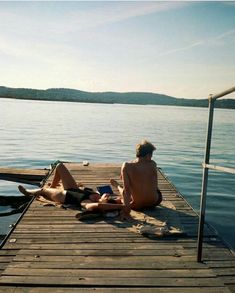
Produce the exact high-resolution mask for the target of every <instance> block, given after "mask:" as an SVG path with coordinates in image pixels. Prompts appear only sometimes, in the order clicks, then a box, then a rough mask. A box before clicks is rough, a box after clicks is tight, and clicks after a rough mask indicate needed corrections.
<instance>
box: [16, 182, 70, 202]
mask: <svg viewBox="0 0 235 293" xmlns="http://www.w3.org/2000/svg"><path fill="white" fill-rule="evenodd" d="M18 189H19V191H20V192H21V193H23V194H24V195H25V196H36V197H37V196H43V197H45V198H46V199H49V200H51V201H54V202H59V203H64V201H65V191H64V190H63V189H58V188H41V189H26V188H24V187H23V186H22V185H19V186H18Z"/></svg>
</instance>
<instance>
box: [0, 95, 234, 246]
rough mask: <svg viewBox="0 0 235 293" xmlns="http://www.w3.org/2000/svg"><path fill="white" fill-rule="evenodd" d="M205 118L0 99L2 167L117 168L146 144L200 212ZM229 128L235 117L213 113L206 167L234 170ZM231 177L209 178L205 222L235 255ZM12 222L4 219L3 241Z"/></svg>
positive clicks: (160, 109) (197, 111)
mask: <svg viewBox="0 0 235 293" xmlns="http://www.w3.org/2000/svg"><path fill="white" fill-rule="evenodd" d="M207 113H208V110H207V109H204V108H190V107H170V106H169V107H168V106H138V105H119V104H115V105H105V104H85V103H68V102H44V101H23V100H10V99H0V117H1V118H0V119H1V124H0V131H1V142H0V167H20V168H24V167H25V168H46V167H49V165H50V164H51V163H53V162H54V161H56V160H62V161H71V162H81V161H83V160H88V161H89V162H90V163H92V162H119V163H120V162H122V161H127V160H130V159H132V158H134V153H135V145H136V144H137V143H138V142H139V141H140V140H142V139H143V138H146V139H148V140H150V141H151V142H152V143H154V144H155V145H156V146H157V151H156V152H155V154H154V160H155V161H156V162H157V163H158V166H159V167H161V168H162V169H163V171H164V172H165V174H166V175H167V176H168V177H169V178H170V180H171V181H172V182H173V183H174V185H175V186H176V187H177V189H178V190H179V191H180V192H181V193H182V194H183V196H184V197H185V198H186V199H187V201H188V202H189V203H190V204H191V205H192V206H193V207H194V208H195V209H196V210H198V209H199V204H200V191H201V177H202V168H201V163H202V161H203V156H204V145H205V136H206V128H207ZM234 129H235V110H227V109H216V111H215V116H214V128H213V140H212V151H211V164H218V165H222V166H227V167H234V166H235V131H234ZM234 176H235V175H231V174H226V173H220V172H216V171H210V177H209V186H208V197H207V214H206V219H207V221H209V222H210V223H211V224H212V225H213V226H214V227H215V228H216V229H217V230H218V231H219V233H220V234H221V235H223V237H224V239H225V240H226V241H227V242H229V243H230V245H232V247H233V248H234V249H235V213H234V207H235V177H234ZM0 195H14V196H18V195H19V193H18V191H17V183H12V182H7V181H1V180H0ZM8 208H10V207H1V206H0V211H6V210H7V209H8ZM17 217H19V215H17V216H10V217H1V218H0V221H1V227H0V234H4V233H7V231H9V225H10V224H12V223H13V222H15V221H16V219H17Z"/></svg>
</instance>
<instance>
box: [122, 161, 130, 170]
mask: <svg viewBox="0 0 235 293" xmlns="http://www.w3.org/2000/svg"><path fill="white" fill-rule="evenodd" d="M130 164H131V163H129V162H124V163H123V164H122V170H124V169H128V167H129V166H130Z"/></svg>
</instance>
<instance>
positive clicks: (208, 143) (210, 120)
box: [197, 87, 235, 262]
mask: <svg viewBox="0 0 235 293" xmlns="http://www.w3.org/2000/svg"><path fill="white" fill-rule="evenodd" d="M232 92H235V87H232V88H230V89H228V90H225V91H223V92H221V93H219V94H216V95H209V98H208V99H209V111H208V125H207V135H206V147H205V156H204V163H203V164H202V166H203V175H202V189H201V202H200V218H199V227H198V242H197V261H198V262H201V261H202V242H203V232H204V223H205V210H206V193H207V183H208V170H209V169H213V170H217V171H223V172H228V173H233V174H235V169H233V168H226V167H220V166H215V165H210V164H209V161H210V148H211V137H212V126H213V115H214V104H215V101H216V100H217V99H219V98H221V97H223V96H225V95H228V94H230V93H232Z"/></svg>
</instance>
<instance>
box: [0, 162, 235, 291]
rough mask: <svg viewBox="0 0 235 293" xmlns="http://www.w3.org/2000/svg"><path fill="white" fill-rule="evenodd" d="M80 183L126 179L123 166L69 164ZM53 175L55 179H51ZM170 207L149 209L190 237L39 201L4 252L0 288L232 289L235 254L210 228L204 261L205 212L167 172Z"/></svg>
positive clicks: (149, 214) (164, 182)
mask: <svg viewBox="0 0 235 293" xmlns="http://www.w3.org/2000/svg"><path fill="white" fill-rule="evenodd" d="M67 166H68V168H69V169H70V170H71V172H72V173H73V175H74V177H75V178H76V180H77V182H82V183H83V184H84V185H87V186H89V187H92V188H95V187H96V186H97V185H101V184H108V183H109V178H115V179H117V180H118V179H119V175H120V174H119V172H120V165H119V164H117V165H116V164H115V165H114V164H97V165H90V166H88V167H84V166H82V165H81V164H68V165H67ZM50 180H51V177H50V178H49V180H48V181H50ZM159 187H160V189H161V191H162V193H163V196H164V199H165V202H169V203H170V205H169V207H166V206H164V204H163V205H162V206H161V207H157V208H156V209H153V210H151V211H145V217H146V219H151V218H154V219H158V220H161V221H163V220H164V219H165V220H167V222H168V224H169V225H173V226H175V227H178V228H180V229H183V230H184V232H185V233H184V234H182V235H169V236H165V237H162V238H157V237H144V236H143V235H141V234H139V233H137V231H135V230H133V229H132V228H133V227H132V226H133V223H126V222H121V221H119V220H118V219H109V218H101V219H94V220H89V221H86V222H79V221H78V220H77V219H76V218H75V216H76V214H77V212H78V211H76V210H65V209H61V208H58V207H53V206H43V205H42V204H41V203H39V202H38V201H34V202H33V203H32V204H31V205H30V207H29V209H28V211H27V212H26V213H25V215H24V217H23V218H22V219H21V221H20V223H19V224H18V225H17V226H16V228H15V229H14V231H13V232H12V234H11V235H10V237H9V239H8V241H7V242H6V243H5V245H4V246H3V248H2V250H0V292H14V293H16V292H38V293H39V292H53V293H54V292H58V293H60V292H86V293H87V292H88V293H89V292H94V291H95V292H98V293H101V292H104V293H106V292H107V293H108V292H135V293H136V292H137V293H138V292H141V293H150V292H193V293H194V292H206V293H207V292H209V293H210V292H213V293H214V292H215V293H216V292H218V293H219V292H227V293H228V292H231V291H232V290H233V288H234V286H235V281H234V276H235V271H234V269H235V257H234V256H233V255H232V254H231V252H230V251H229V249H228V248H227V247H226V245H225V244H224V243H223V242H222V241H221V239H220V238H219V237H218V235H217V234H216V231H215V230H214V229H212V228H211V227H210V226H206V229H205V238H204V240H205V243H204V250H203V257H204V260H205V261H204V262H203V263H197V262H196V237H197V225H198V216H197V214H196V213H195V211H194V210H193V209H192V208H191V207H190V206H189V205H188V204H187V202H186V201H184V199H183V198H182V196H181V195H180V194H179V192H178V191H177V190H176V189H175V187H174V186H173V185H172V184H171V183H170V182H169V180H168V179H167V178H166V177H165V175H164V174H163V173H162V172H161V171H160V170H159Z"/></svg>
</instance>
